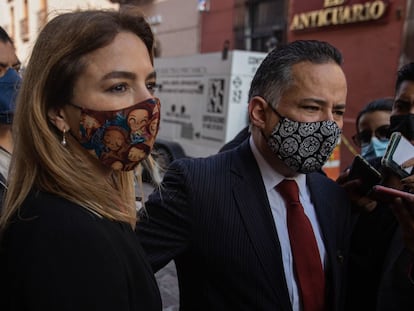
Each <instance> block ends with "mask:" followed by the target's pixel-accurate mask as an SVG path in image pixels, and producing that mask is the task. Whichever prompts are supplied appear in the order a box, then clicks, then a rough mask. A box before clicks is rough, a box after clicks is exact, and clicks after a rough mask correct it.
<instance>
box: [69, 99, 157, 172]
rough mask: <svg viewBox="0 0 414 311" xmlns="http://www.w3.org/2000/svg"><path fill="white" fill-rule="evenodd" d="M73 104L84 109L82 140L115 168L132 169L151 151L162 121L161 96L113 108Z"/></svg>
mask: <svg viewBox="0 0 414 311" xmlns="http://www.w3.org/2000/svg"><path fill="white" fill-rule="evenodd" d="M72 105H73V104H72ZM73 106H75V107H78V108H80V109H81V110H82V112H81V119H80V126H79V133H80V139H78V140H79V142H80V144H81V145H82V146H83V147H84V148H85V149H87V150H88V151H90V152H91V153H92V154H93V155H95V156H96V157H97V158H98V159H99V160H100V161H101V163H102V164H103V165H105V166H107V167H110V168H112V169H114V170H121V171H130V170H132V169H134V168H135V167H136V166H137V165H138V163H140V162H141V161H142V160H144V159H145V158H146V157H147V156H148V155H149V153H150V152H151V150H152V147H153V146H154V142H155V138H156V136H157V133H158V128H159V124H160V101H159V99H158V98H150V99H147V100H145V101H143V102H140V103H138V104H135V105H133V106H131V107H128V108H124V109H121V110H113V111H96V110H90V109H84V108H81V107H79V106H76V105H73ZM75 137H77V136H75Z"/></svg>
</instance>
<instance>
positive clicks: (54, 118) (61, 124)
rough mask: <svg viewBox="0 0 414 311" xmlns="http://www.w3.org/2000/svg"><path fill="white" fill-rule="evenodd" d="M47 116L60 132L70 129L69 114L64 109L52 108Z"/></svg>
mask: <svg viewBox="0 0 414 311" xmlns="http://www.w3.org/2000/svg"><path fill="white" fill-rule="evenodd" d="M47 116H48V117H49V120H50V122H52V124H53V125H54V126H56V128H57V129H58V130H59V131H61V132H63V131H68V130H69V129H70V126H69V122H68V119H67V114H66V112H65V110H64V109H63V108H56V107H53V108H50V109H49V111H48V112H47Z"/></svg>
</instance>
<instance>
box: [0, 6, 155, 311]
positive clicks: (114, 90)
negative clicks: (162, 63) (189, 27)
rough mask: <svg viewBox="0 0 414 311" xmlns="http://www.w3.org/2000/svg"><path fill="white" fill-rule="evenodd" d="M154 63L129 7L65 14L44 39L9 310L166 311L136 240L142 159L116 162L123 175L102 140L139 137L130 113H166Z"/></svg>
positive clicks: (0, 230)
mask: <svg viewBox="0 0 414 311" xmlns="http://www.w3.org/2000/svg"><path fill="white" fill-rule="evenodd" d="M152 52H153V34H152V32H151V29H150V26H149V25H148V24H147V22H146V21H145V19H144V17H143V16H142V15H141V14H140V13H139V12H137V11H136V10H135V9H132V8H125V9H121V10H120V11H119V12H116V11H99V10H96V11H95V10H90V11H83V12H82V11H80V12H72V13H66V14H62V15H59V16H57V17H55V18H54V19H53V20H51V21H50V22H49V23H48V24H47V25H46V26H45V28H44V29H43V30H42V32H41V33H40V35H39V37H38V39H37V41H36V44H35V46H34V49H33V52H32V55H31V58H30V61H29V64H28V66H27V68H26V71H25V76H24V81H23V84H22V88H21V91H20V94H19V98H18V102H17V110H16V113H15V117H14V124H13V126H14V128H13V133H14V139H15V147H14V153H13V157H12V161H11V168H10V179H9V185H8V191H7V195H6V199H5V202H4V208H3V211H2V216H1V219H0V234H1V240H0V269H1V273H0V275H1V277H0V284H1V286H0V309H1V310H100V311H102V310H146V311H151V310H161V300H160V295H159V290H158V287H157V284H156V281H155V279H154V276H153V273H152V270H151V267H150V266H149V265H148V263H147V261H146V258H145V254H144V252H143V250H142V249H141V246H140V245H139V243H138V240H137V237H136V235H135V233H134V228H135V224H136V221H137V219H136V204H135V203H136V202H135V187H134V170H135V169H136V168H137V167H138V166H139V164H140V163H139V161H140V160H137V161H136V162H135V163H133V161H132V160H131V159H129V158H128V153H126V152H125V153H123V154H117V158H116V161H118V162H120V165H118V166H116V169H114V168H113V167H111V166H110V164H108V163H109V162H111V161H108V154H109V153H108V152H107V151H108V150H107V149H106V148H107V146H106V145H105V143H104V141H103V136H104V133H105V129H106V128H109V127H110V128H114V127H118V128H119V129H120V130H121V129H122V130H124V131H130V129H129V127H128V123H127V121H126V119H127V112H128V111H130V110H131V109H135V108H139V107H141V106H145V107H147V106H151V107H153V111H154V112H155V113H158V111H159V109H160V103H159V100H158V99H157V98H155V97H154V95H153V91H154V86H155V71H154V68H153V54H152ZM86 119H95V120H99V122H97V123H96V124H97V126H94V127H88V126H87V124H86V123H85V122H84V120H86ZM156 134H157V133H154V135H153V136H155V135H156ZM152 138H154V137H145V138H144V139H143V140H141V141H140V142H131V141H130V140H128V139H125V140H120V141H116V140H115V139H114V143H115V144H120V146H119V148H120V149H122V148H125V150H127V149H128V148H131V147H137V146H139V144H145V143H147V144H146V145H148V142H147V140H148V141H149V140H151V141H152ZM150 148H152V146H150ZM149 152H150V149H148V150H147V153H149ZM102 155H105V157H103V156H102ZM114 160H115V159H114ZM146 161H149V162H148V163H150V160H149V159H148V158H147V159H146ZM148 163H147V164H148ZM125 168H128V169H130V171H126V169H125Z"/></svg>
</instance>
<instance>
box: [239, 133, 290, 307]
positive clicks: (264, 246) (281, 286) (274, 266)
mask: <svg viewBox="0 0 414 311" xmlns="http://www.w3.org/2000/svg"><path fill="white" fill-rule="evenodd" d="M233 159H234V161H232V168H231V171H232V189H233V190H232V191H233V195H234V198H235V200H236V203H237V207H238V208H239V211H240V215H241V218H242V219H243V223H244V225H245V227H246V231H247V233H248V235H249V237H250V240H251V242H252V245H253V247H254V249H255V252H256V255H257V257H258V259H259V262H260V264H261V266H262V268H263V275H264V277H265V278H267V279H268V281H269V286H271V288H273V289H274V292H275V294H276V296H277V298H278V299H279V301H280V305H281V306H283V307H285V310H291V307H290V299H289V294H288V290H287V287H286V280H285V274H284V270H283V262H282V255H281V250H280V245H279V239H278V237H277V232H276V228H275V224H274V221H273V215H272V212H271V209H270V206H269V201H268V199H267V194H266V190H265V187H264V185H263V181H262V177H261V175H260V170H259V168H258V166H257V164H256V160H255V158H254V156H253V153H252V152H251V150H250V146H249V143H248V140H246V141H245V142H244V143H243V145H242V146H240V147H239V148H237V149H236V151H234V152H233ZM246 164H247V165H246Z"/></svg>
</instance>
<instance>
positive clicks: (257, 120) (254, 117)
mask: <svg viewBox="0 0 414 311" xmlns="http://www.w3.org/2000/svg"><path fill="white" fill-rule="evenodd" d="M266 106H267V103H266V101H265V100H264V99H263V98H261V97H260V96H255V97H253V98H252V99H251V100H250V102H249V118H250V123H251V124H252V125H253V126H255V127H257V128H260V129H264V127H265V125H266V110H265V108H266Z"/></svg>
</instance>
